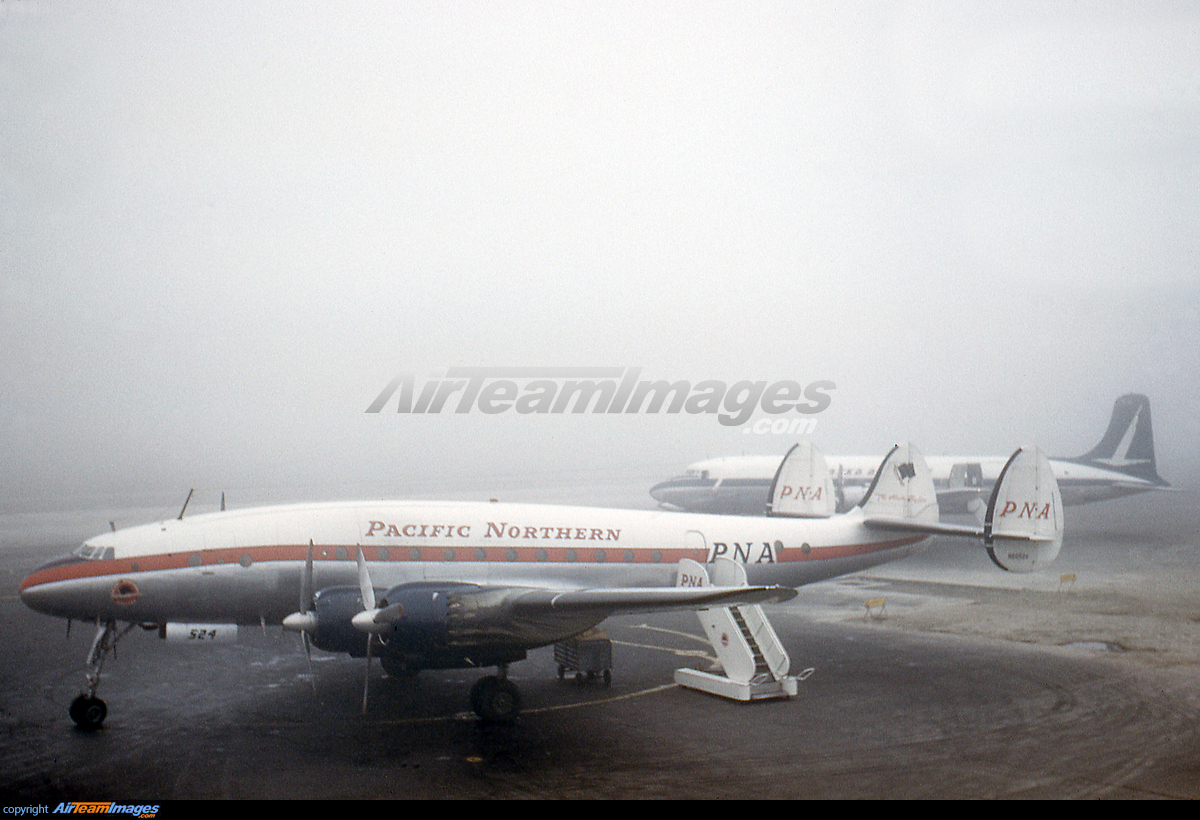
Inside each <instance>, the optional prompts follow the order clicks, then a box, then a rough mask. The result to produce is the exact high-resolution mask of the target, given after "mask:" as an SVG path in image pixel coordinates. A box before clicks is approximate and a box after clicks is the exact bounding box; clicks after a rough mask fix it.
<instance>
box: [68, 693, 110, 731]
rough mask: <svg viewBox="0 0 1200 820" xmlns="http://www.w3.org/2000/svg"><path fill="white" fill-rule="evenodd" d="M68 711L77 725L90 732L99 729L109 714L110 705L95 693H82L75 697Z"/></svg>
mask: <svg viewBox="0 0 1200 820" xmlns="http://www.w3.org/2000/svg"><path fill="white" fill-rule="evenodd" d="M68 711H69V712H70V715H71V720H73V721H75V725H76V726H78V727H79V728H80V729H86V730H88V731H89V732H90V731H95V730H96V729H99V728H100V724H102V723H104V718H106V717H107V716H108V707H107V706H106V705H105V704H104V701H102V700H100V698H98V697H95V696H94V695H80V696H79V697H77V698H75V700H74V701H72V702H71V708H70V710H68Z"/></svg>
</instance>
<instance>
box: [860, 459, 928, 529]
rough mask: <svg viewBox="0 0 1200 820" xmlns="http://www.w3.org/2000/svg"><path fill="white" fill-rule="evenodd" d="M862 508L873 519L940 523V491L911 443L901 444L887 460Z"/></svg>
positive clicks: (872, 483)
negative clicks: (938, 492) (935, 486)
mask: <svg viewBox="0 0 1200 820" xmlns="http://www.w3.org/2000/svg"><path fill="white" fill-rule="evenodd" d="M858 506H860V507H862V510H863V513H865V514H866V515H867V516H869V517H886V518H898V519H908V520H916V521H927V522H933V523H936V522H937V521H938V516H939V513H938V500H937V490H936V489H935V488H934V486H933V474H932V473H930V471H929V465H928V464H927V463H926V462H925V458H924V457H923V456H922V455H921V454H920V453H919V452H918V451H917V448H916V447H913V446H912V445H911V444H897V445H896V446H895V447H893V448H892V451H891V452H890V453H888V454H887V457H886V458H884V460H883V463H882V464H880V465H879V470H878V471H877V472H876V473H875V478H874V479H873V480H872V481H871V487H870V489H868V490H867V494H866V495H864V496H863V500H862V501H860V502H859V504H858Z"/></svg>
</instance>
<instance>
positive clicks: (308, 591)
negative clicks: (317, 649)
mask: <svg viewBox="0 0 1200 820" xmlns="http://www.w3.org/2000/svg"><path fill="white" fill-rule="evenodd" d="M313 602H314V597H313V542H312V539H309V541H308V558H307V559H306V560H305V562H304V574H303V575H301V576H300V610H299V611H298V612H293V613H292V614H291V615H288V616H287V617H286V618H284V619H283V628H284V629H286V630H288V631H289V632H299V633H300V634H301V635H302V636H303V637H304V654H305V655H306V656H307V657H308V677H309V679H310V680H312V685H313V694H314V695H315V694H316V693H317V678H316V676H315V675H313V668H312V643H311V640H310V638H309V635H310V634H311V633H313V632H315V631H316V630H317V612H316V608H315V606H314V603H313Z"/></svg>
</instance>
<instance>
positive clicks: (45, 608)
mask: <svg viewBox="0 0 1200 820" xmlns="http://www.w3.org/2000/svg"><path fill="white" fill-rule="evenodd" d="M81 563H84V559H82V558H80V557H79V556H78V555H63V556H60V557H58V558H54V559H52V560H50V561H47V562H46V563H44V564H42V565H41V566H40V567H38V568H37V569H35V570H34V571H33V572H31V573H29V574H28V575H26V576H25V579H24V580H23V581H21V589H20V593H19V594H20V596H21V600H22V601H23V602H24V603H25V606H27V607H29V608H30V609H33V610H36V611H38V612H43V613H45V614H47V615H56V614H58V613H57V611H56V609H57V607H56V606H55V601H56V599H57V597H58V596H57V594H56V592H55V589H54V587H55V586H56V584H55V581H62V580H65V579H66V578H67V577H68V575H69V570H70V567H72V566H75V565H77V564H81Z"/></svg>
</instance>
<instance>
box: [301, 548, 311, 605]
mask: <svg viewBox="0 0 1200 820" xmlns="http://www.w3.org/2000/svg"><path fill="white" fill-rule="evenodd" d="M312 608H313V542H312V539H311V538H310V539H308V559H307V560H306V561H305V562H304V574H303V575H302V576H300V611H301V612H308V611H309V610H311V609H312Z"/></svg>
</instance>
